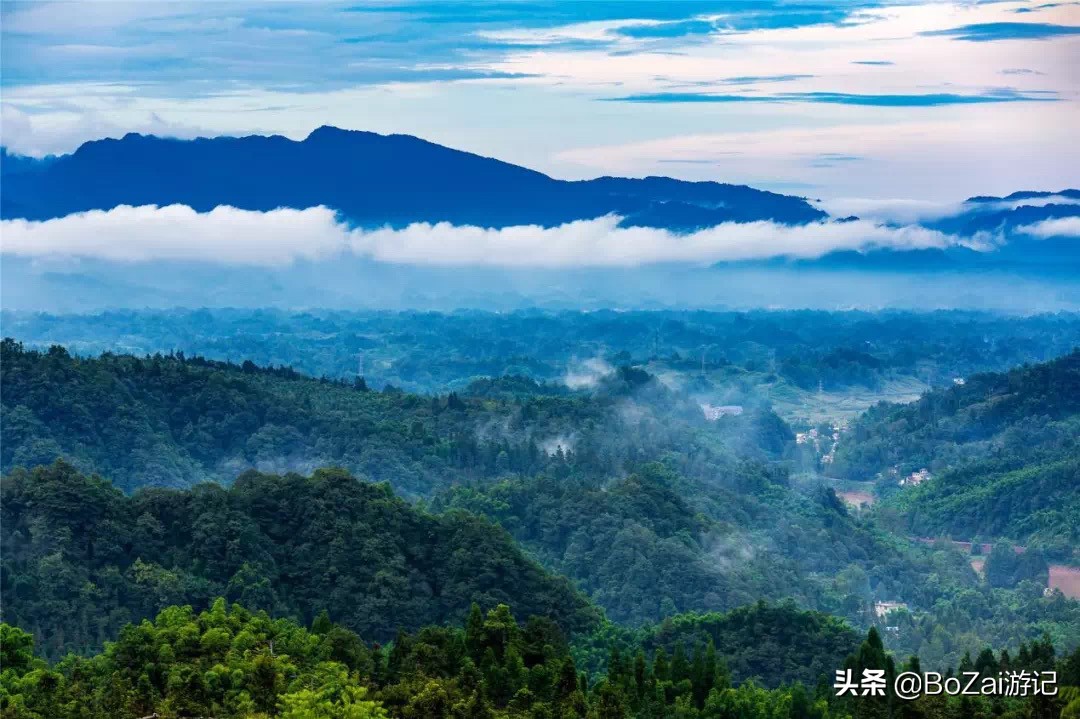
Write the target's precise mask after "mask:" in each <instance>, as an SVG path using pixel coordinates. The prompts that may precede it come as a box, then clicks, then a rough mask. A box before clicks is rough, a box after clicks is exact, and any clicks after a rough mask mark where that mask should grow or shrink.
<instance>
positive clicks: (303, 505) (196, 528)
mask: <svg viewBox="0 0 1080 719" xmlns="http://www.w3.org/2000/svg"><path fill="white" fill-rule="evenodd" d="M2 487H3V489H2V492H3V500H4V501H3V507H2V509H0V512H2V515H0V516H2V519H3V521H2V530H0V537H2V549H3V551H2V557H3V558H2V566H3V573H2V587H0V588H2V593H3V596H4V606H3V617H4V621H7V622H11V623H15V624H17V625H19V626H21V627H24V628H26V629H28V630H31V631H33V633H34V634H36V635H37V636H38V637H39V638H41V639H42V642H43V644H42V649H43V651H45V652H46V653H47V654H49V655H51V656H58V655H61V654H63V653H65V652H66V651H69V650H88V649H90V648H92V647H95V646H100V645H101V643H102V642H103V641H104V640H105V639H108V638H109V637H111V636H112V635H113V634H114V633H115V632H117V631H118V630H119V629H120V628H121V627H122V626H123V625H124V624H126V623H128V622H131V621H138V620H140V619H142V618H143V617H150V616H153V615H154V614H155V613H157V612H158V611H159V610H160V609H162V608H163V607H165V606H167V605H169V604H192V605H195V606H204V607H205V606H208V604H209V603H210V602H211V601H212V599H213V598H214V597H217V596H223V597H226V598H227V599H228V600H230V601H238V602H241V603H243V604H244V605H245V606H247V607H250V608H252V609H266V610H267V611H271V612H273V613H275V614H279V615H284V616H293V617H300V618H303V619H304V621H305V622H309V621H311V620H312V619H314V618H315V616H316V615H317V614H318V613H319V612H320V611H323V610H327V611H329V612H330V613H331V615H332V616H334V617H335V618H336V619H338V620H339V621H341V622H342V623H344V624H345V625H347V626H349V627H350V628H351V629H353V630H355V631H358V632H360V633H361V634H363V636H364V637H365V638H367V639H369V640H378V641H385V640H388V639H391V638H392V637H393V636H394V632H395V631H396V630H397V629H398V628H403V629H407V630H412V629H417V628H419V627H421V626H424V625H426V624H441V623H443V622H445V621H447V620H449V619H463V618H464V617H465V615H466V614H467V613H468V609H469V606H470V604H471V603H473V602H478V603H480V604H482V605H483V606H486V607H494V606H495V605H497V604H500V603H509V604H512V605H513V606H514V607H515V609H516V610H517V611H520V612H521V617H522V618H523V619H524V618H525V617H528V616H531V615H537V616H542V617H547V618H550V619H552V620H554V621H555V622H556V623H557V624H558V625H559V626H560V627H562V628H563V630H564V631H565V632H566V633H572V632H575V631H581V630H585V629H589V628H592V627H594V626H596V624H597V622H598V620H599V619H600V613H599V612H598V611H597V610H595V609H594V608H593V607H592V606H591V605H590V604H589V603H588V602H587V600H585V599H584V598H582V597H581V595H579V594H578V593H577V592H576V591H575V590H574V589H573V588H572V587H571V585H570V584H569V583H568V582H567V581H566V580H564V579H562V578H560V577H554V576H552V575H550V574H548V573H547V572H545V571H544V570H543V569H542V568H541V567H540V566H539V565H537V564H536V563H535V562H533V561H532V560H530V559H528V558H526V557H525V556H524V555H523V554H522V553H521V551H520V550H518V548H517V547H516V545H515V544H514V542H513V540H512V539H511V538H510V537H509V536H508V535H507V534H506V533H505V532H504V531H503V530H502V529H500V528H498V527H496V526H493V525H491V524H489V523H488V522H486V521H484V520H482V519H479V518H477V517H475V516H472V515H467V514H464V513H451V514H443V515H431V514H426V513H424V512H422V511H419V510H417V509H414V508H413V507H411V506H410V505H409V504H407V503H406V502H404V501H403V500H401V499H399V498H396V497H395V496H394V495H393V493H392V492H391V490H390V489H389V488H388V487H387V486H385V485H377V484H370V483H367V482H361V481H358V480H356V479H354V478H352V477H350V476H349V475H347V474H346V473H344V472H342V471H335V470H320V471H318V472H316V473H315V474H314V475H313V476H311V477H302V476H299V475H286V476H270V475H261V474H258V473H255V472H249V473H247V474H245V475H243V476H241V477H240V478H238V479H237V480H236V482H234V483H233V484H232V486H231V487H229V488H228V489H225V488H222V487H220V486H218V485H215V484H204V485H200V486H198V487H195V488H194V489H191V490H188V491H175V490H165V489H147V490H141V491H139V492H136V493H135V494H134V495H132V496H125V495H124V494H122V493H121V492H120V491H119V490H117V489H116V488H114V487H112V486H110V485H109V484H108V483H107V482H106V481H104V480H102V479H99V478H96V477H87V476H85V475H82V474H80V473H79V472H77V471H76V470H75V469H74V468H72V467H71V466H70V465H67V464H64V463H62V462H61V463H56V464H54V465H52V466H50V467H39V468H37V469H35V470H33V471H24V470H17V471H15V472H13V473H11V474H10V475H8V476H7V477H5V478H4V479H3V485H2Z"/></svg>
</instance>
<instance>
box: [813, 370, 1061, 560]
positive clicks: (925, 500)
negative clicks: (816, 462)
mask: <svg viewBox="0 0 1080 719" xmlns="http://www.w3.org/2000/svg"><path fill="white" fill-rule="evenodd" d="M1078 437H1080V350H1074V351H1073V352H1072V353H1070V354H1068V355H1065V356H1064V357H1061V358H1059V359H1056V360H1053V361H1051V362H1046V363H1042V364H1037V365H1028V366H1023V367H1019V368H1017V369H1015V370H1012V371H1010V372H1004V373H986V374H978V375H974V376H972V377H969V378H967V379H966V380H965V381H964V383H963V384H960V385H956V386H953V387H950V388H949V389H945V390H937V391H934V392H930V393H927V394H926V395H924V396H923V397H922V398H921V399H920V400H919V401H917V402H915V403H913V404H910V405H902V406H897V405H884V404H883V405H879V406H877V407H874V408H872V409H871V410H869V411H868V412H867V413H866V414H865V415H864V416H863V417H862V418H861V419H860V420H859V421H858V422H857V423H856V424H855V426H854V427H853V428H852V430H851V432H850V433H848V434H847V435H845V436H844V438H843V439H842V440H841V442H840V447H839V449H838V450H837V453H836V461H835V463H834V465H833V466H834V470H835V471H836V472H837V473H838V474H840V475H841V476H845V477H847V478H850V479H866V478H871V477H874V476H878V477H880V478H881V480H880V481H881V482H882V483H883V488H884V489H885V490H886V493H887V494H894V495H895V497H894V500H893V502H894V504H895V505H896V506H898V507H900V508H901V509H902V510H903V511H904V512H905V514H906V515H907V522H908V527H909V530H910V531H911V532H913V533H915V534H919V535H924V536H934V535H938V534H942V533H945V534H950V535H952V536H954V537H955V538H957V539H971V538H972V537H975V536H981V537H986V538H993V537H1001V536H1004V537H1009V538H1011V539H1015V540H1018V541H1023V542H1034V543H1036V544H1038V545H1040V546H1041V547H1043V548H1044V549H1047V550H1048V551H1050V553H1051V554H1052V555H1056V556H1059V557H1062V558H1065V559H1073V560H1076V559H1080V557H1078V556H1077V547H1078V546H1080V493H1078V492H1077V486H1078V482H1080V440H1078ZM921 469H927V470H929V472H930V474H931V479H930V480H929V481H922V482H919V483H917V484H916V486H910V483H907V482H905V486H904V487H897V484H898V482H899V480H900V479H901V478H904V477H907V476H908V475H909V474H910V473H912V472H917V471H919V470H921Z"/></svg>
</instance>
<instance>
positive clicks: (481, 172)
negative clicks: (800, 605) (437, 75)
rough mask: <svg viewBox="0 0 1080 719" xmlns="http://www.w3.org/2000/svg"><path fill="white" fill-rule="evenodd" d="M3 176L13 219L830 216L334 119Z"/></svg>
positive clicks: (709, 221)
mask: <svg viewBox="0 0 1080 719" xmlns="http://www.w3.org/2000/svg"><path fill="white" fill-rule="evenodd" d="M5 157H8V155H5ZM11 164H14V167H10V168H9V167H7V165H11ZM3 176H4V177H3V179H4V184H5V186H6V192H5V193H4V197H3V198H2V200H0V211H2V215H3V217H4V218H6V219H10V218H23V219H29V220H44V219H51V218H54V217H62V216H64V215H67V214H71V213H73V212H82V211H87V210H94V209H101V210H104V209H111V208H113V207H116V206H118V205H159V206H160V205H170V204H185V205H189V206H190V207H192V208H194V209H196V210H198V211H208V210H210V209H212V208H213V207H216V206H219V205H231V206H233V207H238V208H240V209H247V210H258V211H267V210H272V209H277V208H280V207H292V208H298V209H302V208H307V207H314V206H317V205H325V206H327V207H330V208H331V209H334V210H336V211H337V212H339V213H340V214H341V215H342V217H343V218H345V219H346V220H347V221H348V222H350V223H351V224H354V225H359V226H363V225H368V226H371V225H390V226H404V225H407V224H411V223H413V222H432V223H435V222H452V223H455V224H470V225H480V226H486V227H506V226H510V225H542V226H555V225H559V224H564V223H566V222H571V221H574V220H583V219H594V218H596V217H601V216H604V215H609V214H616V215H619V216H621V217H623V218H624V224H627V225H635V226H646V227H663V228H668V229H674V230H687V229H695V228H698V227H705V226H709V225H716V224H720V223H722V222H747V221H754V220H772V221H776V222H781V223H785V224H800V223H805V222H811V221H815V220H820V219H824V218H826V217H827V215H826V213H824V212H822V211H821V210H819V209H816V208H814V207H812V206H811V205H810V204H809V202H807V201H806V200H805V199H803V198H801V197H794V196H789V195H780V194H777V193H772V192H768V191H764V190H757V189H754V188H750V187H747V186H743V185H730V184H722V183H714V182H694V183H691V182H685V181H682V180H676V179H673V178H660V177H649V178H641V179H635V178H615V177H600V178H595V179H592V180H575V181H571V180H560V179H555V178H552V177H549V176H548V175H545V174H543V173H541V172H538V171H536V170H531V169H529V168H525V167H521V166H518V165H514V164H511V163H508V162H504V161H502V160H498V159H495V158H491V157H484V156H482V155H479V154H475V153H471V152H465V151H461V150H456V149H453V148H449V147H445V146H443V145H439V144H437V143H433V142H430V141H428V140H424V139H422V138H417V137H414V136H411V135H401V134H392V135H381V134H378V133H374V132H368V131H359V130H343V129H340V128H334V127H331V126H325V125H324V126H322V127H319V128H317V129H316V130H314V131H312V132H311V133H310V134H309V135H308V136H307V137H306V138H304V139H303V140H291V139H289V138H286V137H284V136H281V135H270V136H264V135H248V136H244V137H213V138H197V139H194V140H179V139H172V138H161V137H157V136H154V135H141V134H137V133H128V134H127V135H124V136H123V137H122V138H120V139H114V138H106V139H103V140H94V141H91V142H87V143H84V144H83V145H82V146H80V147H79V148H78V149H77V150H76V151H75V152H73V153H72V154H70V155H64V156H61V157H55V158H52V159H51V160H50V161H48V162H42V163H40V165H37V166H32V165H29V164H27V163H25V162H17V163H10V162H5V167H4V168H3Z"/></svg>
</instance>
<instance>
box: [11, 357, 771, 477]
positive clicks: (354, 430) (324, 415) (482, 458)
mask: <svg viewBox="0 0 1080 719" xmlns="http://www.w3.org/2000/svg"><path fill="white" fill-rule="evenodd" d="M0 349H2V357H0V361H2V363H3V366H4V372H3V375H2V402H3V406H2V412H3V424H2V429H0V431H2V440H3V442H2V460H3V462H2V464H3V468H4V469H5V470H7V469H10V468H11V467H13V466H27V467H29V466H33V465H37V464H47V463H49V462H52V461H53V460H54V459H56V458H58V457H64V458H65V459H68V460H69V461H70V462H72V463H73V464H75V465H76V466H78V467H79V468H80V469H83V470H84V471H87V472H97V473H100V474H102V475H103V476H106V477H108V478H109V479H110V480H112V481H113V482H115V483H116V484H117V485H118V486H120V487H121V488H123V489H125V490H128V491H130V490H132V489H135V488H137V487H143V486H170V487H186V486H191V485H193V484H195V483H197V482H199V481H205V480H216V481H220V482H230V481H232V479H233V478H234V477H235V476H236V475H237V474H239V473H240V472H242V471H243V470H245V469H248V468H257V469H260V470H262V471H271V472H284V471H311V470H312V469H314V468H316V467H320V466H327V465H333V466H341V467H345V468H347V469H349V470H351V471H353V472H356V473H358V474H363V475H364V476H365V477H367V478H369V479H372V480H375V481H382V480H386V481H391V482H392V483H393V486H394V488H395V489H396V490H397V491H399V492H402V493H404V494H406V495H413V496H415V495H422V494H427V493H430V492H431V491H432V490H433V489H436V488H438V487H439V486H445V485H446V484H449V483H450V482H451V481H454V480H458V479H466V478H474V477H484V476H490V475H498V474H502V473H506V472H510V471H515V472H535V471H539V470H542V469H544V468H547V467H549V466H552V465H559V464H565V463H566V461H567V454H568V453H570V451H571V450H573V452H572V454H573V457H572V458H571V461H573V463H574V465H575V466H576V467H577V468H578V469H580V470H581V471H587V472H592V473H606V472H609V471H611V470H612V468H617V467H619V466H621V465H624V464H626V463H627V462H633V461H637V460H638V458H640V457H642V456H659V455H660V454H662V453H663V452H664V451H666V450H668V449H671V448H674V447H678V446H679V445H680V444H681V443H682V442H683V441H684V436H685V434H686V423H687V422H689V423H691V424H696V425H698V426H703V425H704V424H705V422H704V419H703V418H702V415H701V411H700V409H699V408H698V407H697V406H696V405H695V404H694V403H692V402H690V401H689V400H687V399H685V398H679V397H676V396H674V395H673V394H672V393H670V392H668V391H667V390H666V389H665V388H664V387H662V386H661V385H660V384H659V383H658V382H656V381H655V380H653V379H652V378H651V377H650V376H649V375H648V374H646V373H644V372H640V371H638V370H632V369H630V368H622V369H621V370H620V371H618V372H615V373H613V374H612V376H610V377H608V378H606V379H605V382H604V383H603V387H602V388H601V389H600V391H599V392H598V394H597V395H596V396H592V397H583V396H579V397H560V396H551V395H543V394H540V395H527V396H521V397H511V398H508V399H501V400H497V399H487V398H475V399H467V398H462V397H460V396H459V395H457V394H455V393H450V394H449V395H446V396H444V397H434V398H429V397H420V396H417V395H408V394H404V393H402V392H400V391H396V390H392V389H388V390H384V391H381V392H372V391H369V390H368V389H367V387H366V386H365V385H364V384H363V383H362V382H331V381H326V380H314V379H310V378H307V377H303V376H301V375H299V374H297V373H296V372H294V371H292V370H291V369H261V368H258V367H256V366H255V365H254V364H252V363H250V362H245V363H244V364H243V365H229V364H224V363H217V362H210V361H207V360H204V359H202V358H198V357H196V358H186V357H184V356H183V355H182V354H177V355H170V356H160V355H156V356H153V357H147V358H136V357H131V356H127V355H106V356H103V357H101V358H97V359H80V358H76V357H73V356H71V355H70V354H68V352H67V351H66V350H64V349H63V348H60V347H53V348H51V349H49V350H48V351H46V352H37V351H32V350H25V349H24V348H23V347H22V345H20V344H19V343H16V342H14V341H11V340H5V341H4V342H3V344H2V346H0ZM639 401H640V402H647V403H648V404H649V406H650V408H651V409H656V410H657V411H661V412H662V413H663V414H664V417H663V418H662V420H661V418H657V417H654V415H653V413H652V411H649V412H646V411H644V410H640V411H636V413H635V408H636V407H637V403H638V402H639ZM630 413H634V414H632V415H631V414H630ZM613 425H618V426H619V431H618V432H615V431H612V426H613ZM774 431H779V432H780V433H781V437H782V436H783V433H784V432H786V431H787V430H786V428H784V427H783V426H782V423H781V426H780V427H778V428H776V429H774ZM781 442H782V439H781Z"/></svg>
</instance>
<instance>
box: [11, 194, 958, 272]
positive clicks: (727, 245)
mask: <svg viewBox="0 0 1080 719" xmlns="http://www.w3.org/2000/svg"><path fill="white" fill-rule="evenodd" d="M618 223H619V218H618V217H615V216H607V217H600V218H597V219H593V220H581V221H577V222H570V223H567V224H564V225H560V226H558V227H551V228H543V227H539V226H535V225H523V226H514V227H506V228H502V229H487V228H482V227H472V226H455V225H451V224H448V223H439V224H434V225H432V224H426V223H417V224H413V225H409V226H408V227H405V228H403V229H390V228H384V229H377V230H358V229H350V228H349V227H347V226H346V225H345V224H344V223H342V222H341V221H340V220H339V219H338V218H337V216H336V215H335V213H334V212H333V211H332V210H330V209H327V208H325V207H314V208H309V209H305V210H292V209H278V210H273V211H270V212H254V211H248V210H240V209H236V208H234V207H225V206H222V207H218V208H216V209H214V210H212V211H210V212H206V213H198V212H195V211H194V210H192V209H191V208H190V207H187V206H183V205H171V206H168V207H154V206H143V207H130V206H121V207H117V208H115V209H112V210H108V211H100V210H95V211H91V212H83V213H78V214H73V215H68V216H67V217H62V218H58V219H53V220H46V221H42V222H30V221H26V220H4V221H3V223H2V225H0V228H2V235H3V244H2V249H3V252H5V253H9V254H12V255H19V256H24V257H42V258H45V257H88V258H99V259H104V260H110V261H119V262H139V261H149V260H179V261H199V262H213V263H221V264H241V265H261V266H281V265H287V264H289V263H291V262H294V261H297V260H319V259H325V258H330V257H334V256H338V255H341V254H342V253H352V254H355V255H357V256H361V257H365V258H370V259H373V260H376V261H380V262H386V263H394V264H405V265H428V266H488V267H521V268H529V267H547V268H563V267H566V268H569V267H636V266H641V265H649V264H666V263H672V264H709V263H714V262H722V261H735V260H752V259H763V258H768V257H776V256H788V257H797V258H813V257H818V256H820V255H823V254H825V253H828V252H831V251H834V250H866V249H871V248H894V249H901V250H907V249H922V248H932V247H946V246H949V245H953V244H960V243H961V242H962V241H961V240H959V239H958V238H955V237H950V236H947V235H944V234H942V233H940V232H936V231H933V230H928V229H926V228H923V227H918V226H904V227H894V228H890V227H885V226H883V225H880V224H876V223H874V222H870V221H866V220H861V221H857V222H821V223H812V224H808V225H802V226H794V227H792V226H787V225H779V224H776V223H773V222H750V223H724V224H721V225H717V226H715V227H710V228H707V229H703V230H700V231H697V232H693V233H689V234H676V233H673V232H669V231H667V230H661V229H653V228H643V227H619V226H618Z"/></svg>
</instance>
